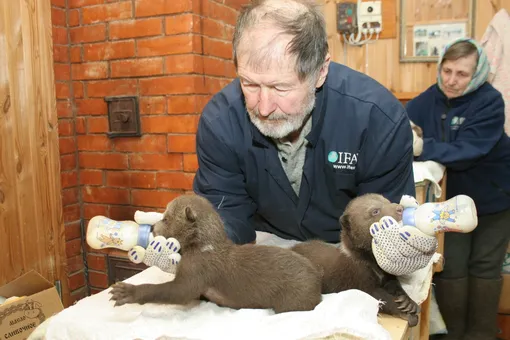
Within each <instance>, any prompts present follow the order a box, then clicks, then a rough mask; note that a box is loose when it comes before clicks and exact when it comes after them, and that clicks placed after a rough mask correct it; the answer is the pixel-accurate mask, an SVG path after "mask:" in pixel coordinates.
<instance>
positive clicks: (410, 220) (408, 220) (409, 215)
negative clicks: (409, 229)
mask: <svg viewBox="0 0 510 340" xmlns="http://www.w3.org/2000/svg"><path fill="white" fill-rule="evenodd" d="M415 211H416V208H412V207H409V208H405V209H404V212H403V214H402V224H403V225H409V226H413V227H416V221H415V220H414V212H415Z"/></svg>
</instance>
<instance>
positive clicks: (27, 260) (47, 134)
mask: <svg viewBox="0 0 510 340" xmlns="http://www.w3.org/2000/svg"><path fill="white" fill-rule="evenodd" d="M0 155H1V158H0V249H2V256H0V284H4V283H6V282H8V281H10V280H12V279H14V278H16V277H18V276H19V275H21V274H22V273H24V272H26V271H28V270H30V269H35V270H37V271H38V272H39V273H41V274H42V275H43V276H44V277H46V278H47V279H48V280H50V281H51V282H54V281H55V280H61V283H62V285H63V289H64V291H65V290H66V289H67V279H66V278H65V271H64V264H65V249H64V245H65V239H64V228H63V214H62V198H61V194H60V158H59V147H58V132H57V114H56V102H55V86H54V75H53V55H52V43H51V8H50V1H40V0H0Z"/></svg>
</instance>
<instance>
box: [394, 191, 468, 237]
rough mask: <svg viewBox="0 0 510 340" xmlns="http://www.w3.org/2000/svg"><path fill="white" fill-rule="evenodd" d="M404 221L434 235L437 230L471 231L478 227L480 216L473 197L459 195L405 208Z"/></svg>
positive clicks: (404, 223)
mask: <svg viewBox="0 0 510 340" xmlns="http://www.w3.org/2000/svg"><path fill="white" fill-rule="evenodd" d="M402 222H403V225H410V226H415V227H417V228H418V229H419V230H420V231H421V232H423V233H425V234H427V235H430V236H434V235H435V233H437V232H458V233H469V232H470V231H472V230H473V229H475V228H476V226H477V224H478V216H477V213H476V206H475V202H474V201H473V199H472V198H471V197H469V196H466V195H457V196H454V197H452V198H450V199H449V200H447V201H445V202H437V203H433V202H428V203H424V204H422V205H420V206H418V207H417V208H413V207H408V208H405V209H404V212H403V215H402Z"/></svg>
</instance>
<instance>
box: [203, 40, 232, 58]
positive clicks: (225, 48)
mask: <svg viewBox="0 0 510 340" xmlns="http://www.w3.org/2000/svg"><path fill="white" fill-rule="evenodd" d="M204 55H212V56H215V57H219V58H224V59H229V60H230V59H232V43H231V42H228V41H223V40H214V39H211V38H208V37H204Z"/></svg>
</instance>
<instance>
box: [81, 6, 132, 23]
mask: <svg viewBox="0 0 510 340" xmlns="http://www.w3.org/2000/svg"><path fill="white" fill-rule="evenodd" d="M81 13H82V23H83V24H85V25H88V24H93V23H96V22H107V21H112V20H121V19H128V18H131V13H132V9H131V2H130V1H129V2H127V1H124V2H117V3H112V4H107V5H101V6H94V7H85V8H83V9H82V12H81Z"/></svg>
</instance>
